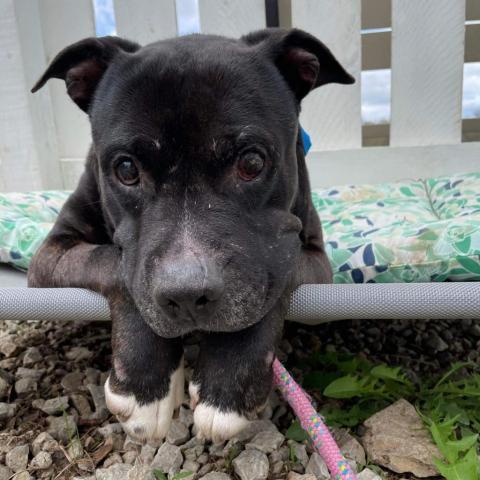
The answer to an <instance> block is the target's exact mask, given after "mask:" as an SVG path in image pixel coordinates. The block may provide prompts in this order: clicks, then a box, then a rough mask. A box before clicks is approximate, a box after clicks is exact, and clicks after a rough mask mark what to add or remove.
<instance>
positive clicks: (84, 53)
mask: <svg viewBox="0 0 480 480" xmlns="http://www.w3.org/2000/svg"><path fill="white" fill-rule="evenodd" d="M139 48H140V45H138V44H136V43H134V42H131V41H129V40H125V39H123V38H118V37H101V38H95V37H91V38H85V39H84V40H80V41H79V42H77V43H74V44H73V45H70V46H69V47H66V48H64V49H63V50H62V51H61V52H60V53H59V54H58V55H57V56H56V57H55V58H54V59H53V60H52V63H51V64H50V65H49V67H48V68H47V70H46V71H45V73H44V74H43V75H42V76H41V77H40V79H39V80H38V82H37V83H36V84H35V85H34V87H33V88H32V93H35V92H36V91H37V90H39V89H40V88H42V87H43V86H44V85H45V83H46V82H47V81H48V80H50V78H59V79H61V80H65V84H66V85H67V92H68V95H69V96H70V98H71V99H72V100H73V101H74V102H75V103H76V104H77V105H78V106H79V107H80V108H81V109H82V110H83V111H84V112H87V111H88V108H89V106H90V102H91V100H92V97H93V94H94V92H95V89H96V88H97V85H98V82H99V81H100V79H101V78H102V76H103V74H104V73H105V71H106V70H107V68H108V66H109V65H110V63H111V61H112V60H113V59H114V58H115V56H116V55H118V54H119V53H121V52H127V53H131V52H135V51H136V50H138V49H139Z"/></svg>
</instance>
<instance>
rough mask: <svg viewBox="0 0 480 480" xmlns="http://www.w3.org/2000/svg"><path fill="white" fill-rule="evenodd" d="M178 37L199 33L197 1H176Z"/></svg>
mask: <svg viewBox="0 0 480 480" xmlns="http://www.w3.org/2000/svg"><path fill="white" fill-rule="evenodd" d="M176 6H177V26H178V34H179V35H188V34H189V33H198V32H200V16H199V13H198V2H197V0H176Z"/></svg>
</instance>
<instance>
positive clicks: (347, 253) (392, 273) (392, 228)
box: [313, 173, 480, 283]
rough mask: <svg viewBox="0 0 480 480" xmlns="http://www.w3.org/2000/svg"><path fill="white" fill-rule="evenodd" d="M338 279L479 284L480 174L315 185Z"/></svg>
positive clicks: (361, 281) (335, 277) (326, 238)
mask: <svg viewBox="0 0 480 480" xmlns="http://www.w3.org/2000/svg"><path fill="white" fill-rule="evenodd" d="M313 202H314V205H315V207H316V208H317V209H318V211H319V212H320V217H321V219H322V225H323V229H324V232H325V242H326V248H327V253H328V256H329V257H330V260H331V263H332V266H333V270H334V279H335V283H365V282H378V283H387V282H432V281H435V282H441V281H467V280H477V281H480V173H471V174H464V175H455V176H452V177H448V178H447V177H441V178H432V179H426V180H418V181H409V182H401V183H387V184H382V185H361V186H353V185H350V186H344V187H338V188H329V189H328V190H315V191H314V192H313Z"/></svg>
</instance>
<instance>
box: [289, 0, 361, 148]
mask: <svg viewBox="0 0 480 480" xmlns="http://www.w3.org/2000/svg"><path fill="white" fill-rule="evenodd" d="M360 7H361V5H360V0H293V1H291V21H292V26H294V27H297V28H301V29H303V30H306V31H307V32H310V33H311V34H313V35H315V36H316V37H318V38H319V39H320V40H321V41H322V42H324V43H325V44H326V45H327V46H328V48H330V50H331V51H332V52H333V54H334V55H335V56H336V57H337V59H338V60H339V61H340V63H341V64H342V65H343V66H344V67H345V68H346V70H347V71H348V72H349V73H350V74H351V75H353V76H354V77H355V79H356V83H355V84H354V85H335V84H332V85H325V86H324V87H321V88H319V89H317V90H315V91H313V92H312V93H310V94H309V95H308V96H307V98H306V99H305V100H304V101H303V111H302V114H301V116H300V119H301V122H302V125H303V127H304V128H305V130H307V132H308V133H309V134H310V136H311V137H312V143H313V145H312V149H313V150H335V149H342V148H356V147H361V145H362V124H361V94H360V71H361V41H360V22H361V15H360Z"/></svg>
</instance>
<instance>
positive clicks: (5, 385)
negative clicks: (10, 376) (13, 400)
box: [0, 377, 10, 398]
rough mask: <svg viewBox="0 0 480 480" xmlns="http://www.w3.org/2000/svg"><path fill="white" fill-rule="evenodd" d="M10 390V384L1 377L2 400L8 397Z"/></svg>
mask: <svg viewBox="0 0 480 480" xmlns="http://www.w3.org/2000/svg"><path fill="white" fill-rule="evenodd" d="M9 390H10V384H9V383H8V382H7V381H6V380H5V379H3V378H2V377H0V398H4V397H6V396H7V395H8V392H9Z"/></svg>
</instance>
